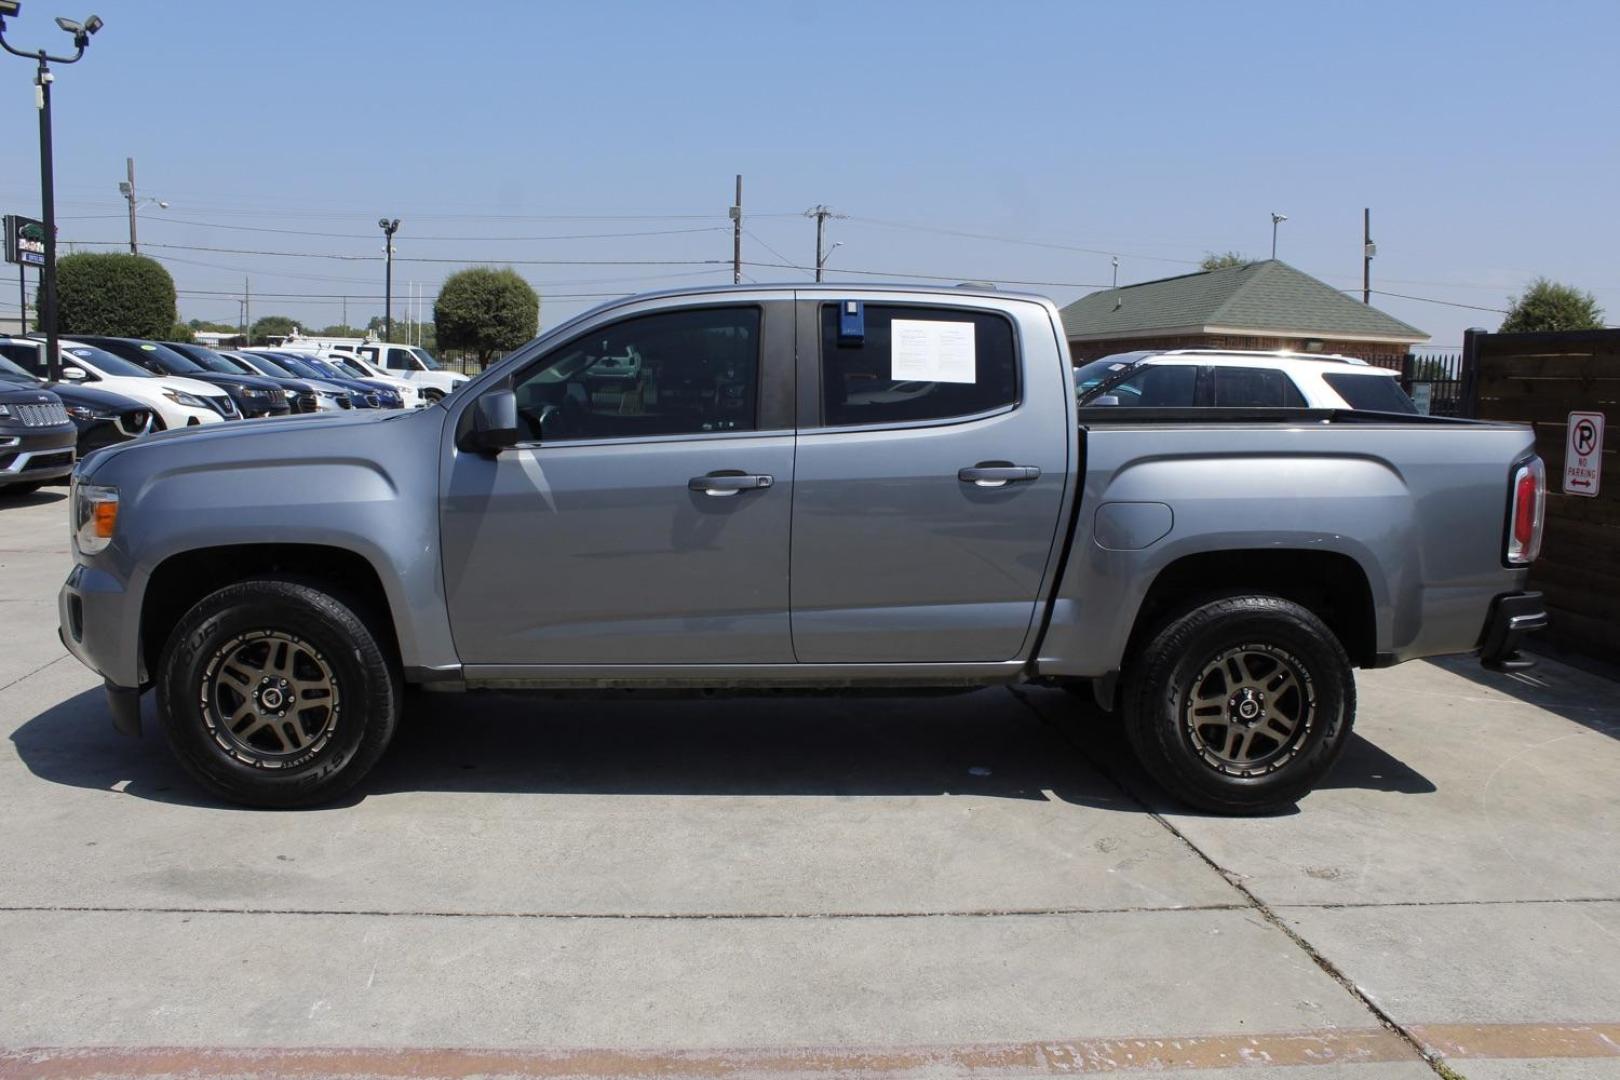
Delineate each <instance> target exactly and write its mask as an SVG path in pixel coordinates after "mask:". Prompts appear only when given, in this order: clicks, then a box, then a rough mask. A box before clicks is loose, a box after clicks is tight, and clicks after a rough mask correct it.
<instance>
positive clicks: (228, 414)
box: [0, 337, 241, 431]
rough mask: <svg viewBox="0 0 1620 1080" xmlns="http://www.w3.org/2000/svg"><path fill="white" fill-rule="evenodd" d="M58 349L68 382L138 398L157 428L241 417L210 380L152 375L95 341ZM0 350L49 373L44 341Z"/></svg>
mask: <svg viewBox="0 0 1620 1080" xmlns="http://www.w3.org/2000/svg"><path fill="white" fill-rule="evenodd" d="M57 348H58V356H59V358H60V360H61V362H62V380H63V381H64V382H71V383H77V384H79V385H81V386H91V387H94V388H95V389H97V390H108V391H111V392H112V393H115V394H122V395H123V396H124V397H127V398H131V399H133V400H135V401H138V402H140V403H141V404H142V405H145V406H146V407H147V408H149V409H151V410H152V413H153V415H154V416H155V417H156V422H155V423H153V425H152V427H153V428H154V430H159V431H161V430H163V429H165V428H183V427H196V426H198V425H199V424H217V423H219V422H220V421H222V420H227V419H230V420H234V419H237V418H238V417H239V416H241V413H239V412H237V411H236V405H235V404H234V403H232V401H231V398H230V395H229V394H227V393H225V391H223V390H221V389H220V388H219V387H217V386H214V385H212V384H210V383H205V382H200V381H198V380H196V379H186V378H182V377H180V376H177V375H154V374H152V373H151V372H150V371H148V370H146V369H145V368H143V367H141V366H140V365H139V364H135V363H131V362H130V361H128V360H125V359H124V358H123V357H121V356H114V355H113V354H112V353H110V352H107V351H106V350H105V349H98V348H97V347H96V346H94V345H84V344H81V343H79V342H76V341H69V340H65V339H64V340H63V341H62V342H61V343H60V344H59V345H58V347H57ZM0 351H3V352H4V354H5V355H6V357H7V358H8V359H10V360H11V361H12V362H13V363H15V364H16V365H17V366H18V367H21V368H23V369H24V370H26V371H28V372H29V373H30V374H33V375H37V376H38V377H40V378H42V379H43V378H45V343H44V342H43V341H40V340H39V339H37V338H20V337H13V338H6V339H5V344H4V348H3V349H0Z"/></svg>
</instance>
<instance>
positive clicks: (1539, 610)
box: [1479, 592, 1547, 671]
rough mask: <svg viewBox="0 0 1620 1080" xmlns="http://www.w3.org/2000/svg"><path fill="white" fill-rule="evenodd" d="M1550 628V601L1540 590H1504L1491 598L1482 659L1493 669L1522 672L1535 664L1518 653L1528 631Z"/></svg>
mask: <svg viewBox="0 0 1620 1080" xmlns="http://www.w3.org/2000/svg"><path fill="white" fill-rule="evenodd" d="M1546 627H1547V604H1546V602H1545V601H1544V600H1543V599H1542V596H1541V594H1540V593H1538V592H1525V593H1504V594H1503V595H1501V596H1498V597H1497V598H1496V599H1495V600H1493V601H1491V610H1490V614H1489V615H1487V616H1486V617H1485V631H1484V633H1483V634H1481V635H1480V645H1479V662H1480V663H1481V664H1483V665H1484V666H1485V667H1487V668H1489V669H1490V670H1492V671H1523V670H1525V669H1526V668H1532V667H1535V666H1536V662H1535V661H1534V660H1530V659H1528V658H1526V657H1525V656H1523V655H1522V654H1521V653H1520V652H1519V643H1520V642H1521V641H1522V640H1523V639H1524V636H1525V635H1526V634H1530V633H1534V632H1535V631H1537V630H1544V629H1546Z"/></svg>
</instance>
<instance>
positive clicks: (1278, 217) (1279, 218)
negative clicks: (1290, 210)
mask: <svg viewBox="0 0 1620 1080" xmlns="http://www.w3.org/2000/svg"><path fill="white" fill-rule="evenodd" d="M1287 220H1288V215H1287V214H1279V213H1277V211H1275V210H1273V211H1272V212H1271V257H1272V258H1273V259H1275V258H1276V257H1277V226H1279V225H1281V224H1282V223H1283V222H1285V221H1287Z"/></svg>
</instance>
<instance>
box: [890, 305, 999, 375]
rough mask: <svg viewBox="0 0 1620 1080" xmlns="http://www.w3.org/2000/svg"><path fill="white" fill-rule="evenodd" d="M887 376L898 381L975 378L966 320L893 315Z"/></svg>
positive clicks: (972, 344) (971, 340)
mask: <svg viewBox="0 0 1620 1080" xmlns="http://www.w3.org/2000/svg"><path fill="white" fill-rule="evenodd" d="M890 335H891V337H890V348H889V377H890V378H891V379H895V380H897V381H901V382H944V383H972V382H977V381H978V374H977V370H976V366H975V360H974V358H975V355H976V343H975V341H974V326H973V324H972V323H970V322H942V321H937V320H933V319H895V320H893V321H892V323H891V324H890Z"/></svg>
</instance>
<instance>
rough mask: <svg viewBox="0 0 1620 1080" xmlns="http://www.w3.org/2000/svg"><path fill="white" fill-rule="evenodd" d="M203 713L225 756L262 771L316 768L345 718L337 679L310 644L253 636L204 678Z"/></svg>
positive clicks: (234, 642)
mask: <svg viewBox="0 0 1620 1080" xmlns="http://www.w3.org/2000/svg"><path fill="white" fill-rule="evenodd" d="M200 697H201V700H200V702H199V703H200V705H201V707H202V715H203V720H204V723H206V724H207V726H208V733H209V735H211V736H212V737H213V739H214V741H215V742H216V743H218V744H219V746H220V748H221V749H223V750H224V751H225V752H226V753H227V754H229V755H231V756H232V757H233V758H235V759H236V760H238V761H240V762H243V763H244V764H247V765H253V766H256V767H258V768H263V769H287V768H292V767H294V766H297V765H301V764H303V763H304V762H306V761H309V760H310V759H311V758H313V757H314V756H315V755H316V754H319V753H320V752H321V749H322V748H323V747H324V746H325V745H326V744H327V742H328V741H330V740H331V738H332V735H333V733H334V732H335V731H336V730H337V725H338V720H339V718H340V715H341V712H342V697H341V695H340V694H339V691H338V678H337V675H336V674H335V673H334V672H333V670H332V666H331V665H330V664H329V663H328V662H327V660H326V658H325V657H323V656H322V655H321V654H320V651H319V650H317V649H316V648H315V647H314V646H313V645H311V644H310V643H309V642H307V641H304V640H302V639H300V638H298V637H295V636H294V635H292V634H288V633H285V632H283V631H280V630H253V631H249V632H247V633H244V634H240V635H238V636H236V637H234V638H232V639H231V640H229V641H227V642H226V643H225V644H224V645H222V646H220V647H219V648H218V649H217V650H215V652H214V653H213V655H212V656H211V657H210V658H209V660H208V664H207V666H206V667H205V668H204V670H203V675H202V680H201V687H200Z"/></svg>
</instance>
